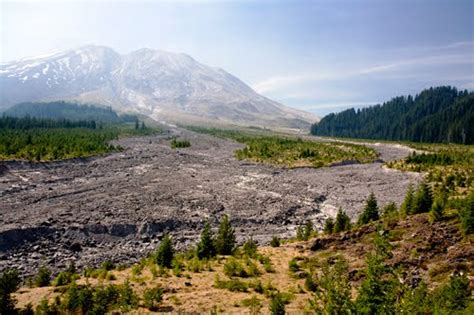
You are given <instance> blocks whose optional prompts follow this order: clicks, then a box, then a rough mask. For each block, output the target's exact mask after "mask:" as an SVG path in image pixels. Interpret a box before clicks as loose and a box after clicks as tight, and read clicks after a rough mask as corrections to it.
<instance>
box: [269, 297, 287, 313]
mask: <svg viewBox="0 0 474 315" xmlns="http://www.w3.org/2000/svg"><path fill="white" fill-rule="evenodd" d="M270 314H272V315H284V314H285V303H284V301H283V299H282V296H281V294H280V293H276V294H274V295H273V296H272V298H271V301H270Z"/></svg>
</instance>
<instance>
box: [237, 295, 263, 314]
mask: <svg viewBox="0 0 474 315" xmlns="http://www.w3.org/2000/svg"><path fill="white" fill-rule="evenodd" d="M242 305H243V306H245V307H248V308H249V311H250V314H252V315H254V314H259V313H260V309H261V308H262V301H261V300H260V299H259V298H257V296H256V295H252V297H251V298H248V299H243V300H242Z"/></svg>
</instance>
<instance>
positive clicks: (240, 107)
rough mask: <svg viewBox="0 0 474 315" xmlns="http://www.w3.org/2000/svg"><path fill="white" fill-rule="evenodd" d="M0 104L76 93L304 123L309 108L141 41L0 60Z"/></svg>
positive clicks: (233, 118) (218, 119)
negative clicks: (122, 48) (123, 49)
mask: <svg viewBox="0 0 474 315" xmlns="http://www.w3.org/2000/svg"><path fill="white" fill-rule="evenodd" d="M0 86H1V87H2V88H1V91H0V109H1V108H2V107H3V108H6V107H9V106H11V105H13V104H16V103H20V102H34V101H54V100H75V101H81V102H88V103H98V104H104V105H110V106H112V107H114V108H115V109H118V110H121V111H136V112H139V113H142V114H145V115H150V116H151V117H153V118H155V119H157V120H160V121H170V122H178V123H210V122H212V123H233V124H241V125H259V126H273V127H275V126H279V127H292V128H305V127H309V125H310V123H312V122H315V121H317V119H318V118H317V117H316V116H313V115H312V114H309V113H306V112H303V111H299V110H296V109H291V108H288V107H285V106H283V105H281V104H279V103H277V102H274V101H272V100H270V99H268V98H265V97H263V96H261V95H259V94H257V93H256V92H255V91H253V90H252V89H251V88H250V87H249V86H247V85H246V84H245V83H243V82H242V81H240V80H239V79H238V78H236V77H234V76H233V75H231V74H229V73H227V72H225V71H224V70H222V69H218V68H213V67H209V66H206V65H203V64H201V63H199V62H197V61H196V60H194V59H193V58H192V57H190V56H188V55H186V54H178V53H170V52H164V51H160V50H153V49H148V48H144V49H140V50H137V51H134V52H132V53H130V54H128V55H120V54H118V53H116V52H115V51H114V50H112V49H110V48H107V47H102V46H86V47H82V48H79V49H76V50H68V51H64V52H59V53H55V54H51V55H45V56H39V57H35V58H26V59H22V60H18V61H14V62H9V63H6V64H2V65H0Z"/></svg>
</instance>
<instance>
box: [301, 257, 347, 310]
mask: <svg viewBox="0 0 474 315" xmlns="http://www.w3.org/2000/svg"><path fill="white" fill-rule="evenodd" d="M307 279H308V278H307ZM317 282H318V284H319V286H318V287H316V288H315V290H314V291H315V295H314V299H313V300H311V301H310V307H311V308H312V309H313V310H314V311H315V312H316V313H317V314H351V313H353V310H354V306H353V303H352V301H351V285H350V282H349V279H348V267H347V263H346V261H345V260H344V259H343V258H331V259H328V260H327V262H326V263H325V264H324V265H323V268H322V274H321V276H320V277H319V278H318V280H317ZM313 288H314V287H313ZM310 291H312V290H310Z"/></svg>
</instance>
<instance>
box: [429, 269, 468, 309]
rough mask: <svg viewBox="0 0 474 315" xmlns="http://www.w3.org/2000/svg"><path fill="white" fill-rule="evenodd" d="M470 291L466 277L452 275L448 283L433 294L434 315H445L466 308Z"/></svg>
mask: <svg viewBox="0 0 474 315" xmlns="http://www.w3.org/2000/svg"><path fill="white" fill-rule="evenodd" d="M471 290H472V289H471V288H470V287H469V279H468V278H467V277H466V275H465V274H464V273H458V272H456V273H454V274H453V275H452V276H451V277H450V279H449V282H448V283H447V284H445V285H444V286H442V287H440V288H438V289H437V290H436V291H435V292H434V294H433V304H434V307H433V308H434V310H435V313H439V314H447V313H451V312H453V311H460V310H463V309H465V308H467V307H468V306H469V304H470V302H471V293H472V292H471ZM436 311H437V312H436Z"/></svg>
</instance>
